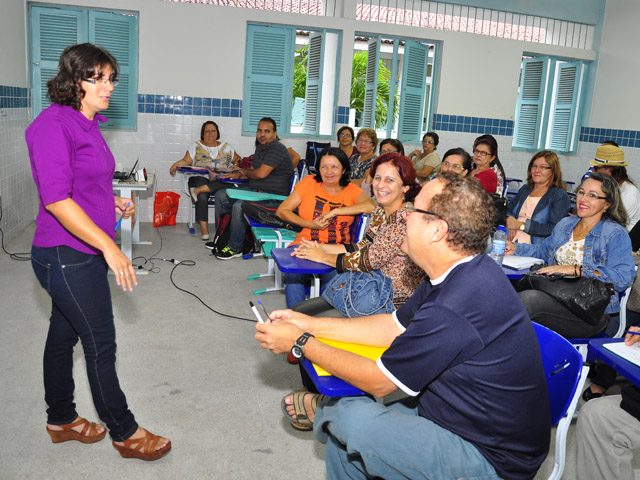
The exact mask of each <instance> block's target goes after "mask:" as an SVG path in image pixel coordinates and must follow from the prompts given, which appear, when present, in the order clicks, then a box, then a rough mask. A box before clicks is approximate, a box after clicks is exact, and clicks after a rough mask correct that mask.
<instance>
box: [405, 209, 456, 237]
mask: <svg viewBox="0 0 640 480" xmlns="http://www.w3.org/2000/svg"><path fill="white" fill-rule="evenodd" d="M406 208H407V213H413V212H416V213H424V214H425V215H431V216H433V217H436V218H439V219H440V220H442V221H443V222H444V223H446V224H447V227H448V228H449V230H450V231H452V232H455V229H454V228H452V227H451V225H449V222H447V219H446V218H444V217H443V216H442V215H440V214H439V213H434V212H430V211H429V210H422V209H420V208H416V207H414V206H413V203H411V202H409V203H407V205H406Z"/></svg>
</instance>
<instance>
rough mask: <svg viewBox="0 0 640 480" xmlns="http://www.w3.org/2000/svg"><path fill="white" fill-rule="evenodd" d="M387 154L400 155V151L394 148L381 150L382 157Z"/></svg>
mask: <svg viewBox="0 0 640 480" xmlns="http://www.w3.org/2000/svg"><path fill="white" fill-rule="evenodd" d="M387 153H398V150H394V149H392V148H388V149H385V150H380V155H385V154H387Z"/></svg>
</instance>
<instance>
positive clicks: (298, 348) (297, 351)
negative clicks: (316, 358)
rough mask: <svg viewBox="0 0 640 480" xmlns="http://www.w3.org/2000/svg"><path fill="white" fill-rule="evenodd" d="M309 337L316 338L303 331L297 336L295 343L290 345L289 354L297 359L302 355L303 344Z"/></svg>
mask: <svg viewBox="0 0 640 480" xmlns="http://www.w3.org/2000/svg"><path fill="white" fill-rule="evenodd" d="M309 337H313V338H316V337H315V335H311V334H310V333H308V332H304V333H303V334H302V335H300V336H299V337H298V339H297V340H296V343H294V344H293V347H291V355H293V356H294V357H295V358H297V359H298V360H300V359H301V358H303V357H304V345H305V344H306V343H307V340H309Z"/></svg>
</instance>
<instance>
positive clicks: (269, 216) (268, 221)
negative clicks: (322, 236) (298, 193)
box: [241, 200, 302, 232]
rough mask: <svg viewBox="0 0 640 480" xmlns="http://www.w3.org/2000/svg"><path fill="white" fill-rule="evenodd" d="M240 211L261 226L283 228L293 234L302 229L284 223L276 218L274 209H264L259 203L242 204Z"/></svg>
mask: <svg viewBox="0 0 640 480" xmlns="http://www.w3.org/2000/svg"><path fill="white" fill-rule="evenodd" d="M241 208H242V211H243V212H244V213H245V214H247V215H248V216H250V217H251V218H253V219H254V220H255V221H256V222H260V223H262V224H263V225H268V226H270V227H275V228H285V229H287V230H293V231H294V232H301V231H302V227H301V226H299V225H295V224H293V223H289V222H285V221H284V220H282V219H281V218H280V217H278V216H276V209H275V208H269V207H265V206H264V205H260V204H259V203H254V202H248V201H246V200H245V201H244V202H242V206H241Z"/></svg>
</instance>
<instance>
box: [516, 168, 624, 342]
mask: <svg viewBox="0 0 640 480" xmlns="http://www.w3.org/2000/svg"><path fill="white" fill-rule="evenodd" d="M576 202H577V205H576V207H577V214H576V215H574V216H571V217H566V218H564V219H562V220H561V221H560V222H559V223H558V224H557V225H556V226H555V228H554V229H553V231H552V232H551V235H550V236H549V237H547V238H545V239H544V240H543V241H542V242H541V243H538V244H527V243H512V242H507V249H506V254H507V255H513V254H515V255H522V256H530V257H536V258H540V259H542V260H544V261H545V262H546V263H547V265H548V266H546V267H543V268H541V269H540V270H538V272H540V273H546V274H553V273H561V274H566V275H579V276H583V277H589V278H597V279H598V280H600V281H602V282H606V283H612V284H613V286H614V288H615V290H616V292H615V293H614V294H613V295H612V296H611V300H610V302H609V305H608V306H607V308H606V310H605V313H604V315H603V316H602V318H601V319H600V320H599V321H598V322H597V323H596V324H595V325H592V324H590V323H588V322H587V321H585V320H583V319H581V318H580V317H578V316H576V315H575V314H574V313H572V312H571V311H569V310H568V309H567V308H565V307H564V306H563V305H562V304H560V303H559V302H558V301H557V300H556V299H555V298H553V297H552V296H550V295H548V294H546V293H544V292H541V291H538V290H526V291H523V292H520V293H519V295H520V299H521V300H522V303H524V306H525V307H526V309H527V312H528V313H529V316H530V317H531V320H532V321H534V322H537V323H540V324H542V325H544V326H546V327H548V328H550V329H552V330H554V331H556V332H558V333H559V334H560V335H562V336H563V337H565V338H589V337H593V336H595V335H597V334H599V333H600V332H602V331H603V330H604V329H605V328H606V326H607V323H608V322H609V314H610V313H615V312H618V311H619V310H620V304H619V301H618V292H623V291H624V290H625V289H626V288H627V287H629V285H631V283H632V282H633V279H634V277H635V263H634V261H633V256H632V255H631V240H630V239H629V235H628V234H627V232H626V230H625V229H624V226H625V225H626V223H627V212H626V211H625V209H624V206H623V205H622V200H621V199H620V189H619V188H618V184H617V183H616V181H615V180H614V179H613V178H612V177H611V176H609V175H605V174H603V173H594V174H593V175H591V176H590V177H588V178H587V179H586V180H584V181H583V182H582V184H581V185H580V187H579V188H578V190H577V192H576Z"/></svg>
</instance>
